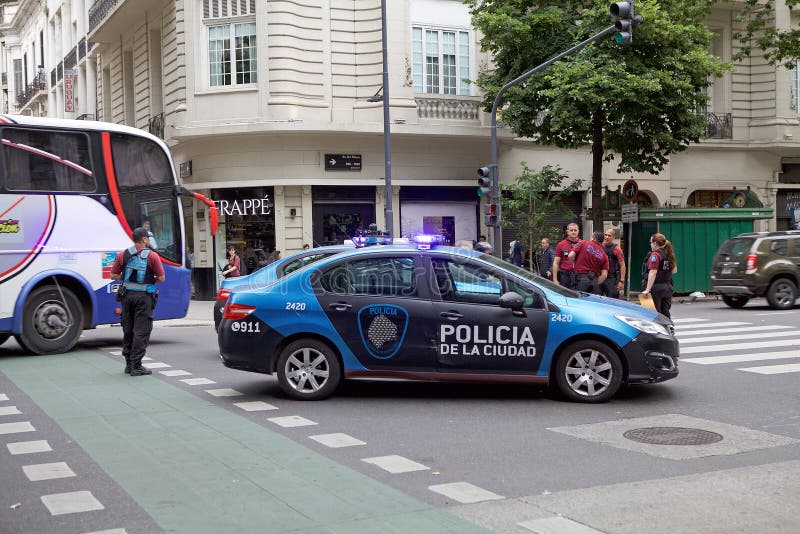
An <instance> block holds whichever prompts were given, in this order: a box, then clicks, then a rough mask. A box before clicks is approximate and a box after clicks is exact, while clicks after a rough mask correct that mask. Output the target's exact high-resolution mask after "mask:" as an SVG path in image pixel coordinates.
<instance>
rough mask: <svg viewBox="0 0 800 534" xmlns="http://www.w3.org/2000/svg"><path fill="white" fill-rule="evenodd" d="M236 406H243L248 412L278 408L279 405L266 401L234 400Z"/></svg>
mask: <svg viewBox="0 0 800 534" xmlns="http://www.w3.org/2000/svg"><path fill="white" fill-rule="evenodd" d="M233 405H234V406H236V407H238V408H241V409H242V410H244V411H246V412H263V411H266V410H277V409H278V407H277V406H273V405H272V404H267V403H266V402H264V401H253V402H234V403H233Z"/></svg>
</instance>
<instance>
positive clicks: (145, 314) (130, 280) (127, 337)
mask: <svg viewBox="0 0 800 534" xmlns="http://www.w3.org/2000/svg"><path fill="white" fill-rule="evenodd" d="M149 241H150V237H149V236H148V231H147V230H146V229H144V228H141V227H140V228H137V229H136V230H134V231H133V244H134V246H132V247H130V248H127V249H125V250H123V251H121V252H120V253H119V254H117V257H116V259H115V260H114V265H113V266H112V267H111V279H112V280H122V287H121V288H119V291H120V293H119V296H120V303H121V305H122V306H121V308H122V312H121V314H120V322H121V323H122V355H123V356H124V357H125V373H127V374H130V375H131V376H143V375H150V374H153V371H151V370H150V369H147V368H146V367H142V359H143V358H144V355H145V352H147V345H148V343H149V342H150V332H151V331H152V330H153V308H155V305H156V299H157V298H158V292H157V290H156V283H159V282H163V281H164V280H165V279H166V275H165V274H164V266H163V265H162V264H161V258H160V257H159V256H158V253H157V252H155V251H154V250H151V249H150V248H149Z"/></svg>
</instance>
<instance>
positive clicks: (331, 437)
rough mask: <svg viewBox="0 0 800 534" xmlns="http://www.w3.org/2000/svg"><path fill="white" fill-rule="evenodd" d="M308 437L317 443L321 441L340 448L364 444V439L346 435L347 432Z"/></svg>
mask: <svg viewBox="0 0 800 534" xmlns="http://www.w3.org/2000/svg"><path fill="white" fill-rule="evenodd" d="M308 437H309V439H313V440H314V441H316V442H317V443H322V444H323V445H325V446H326V447H330V448H332V449H340V448H342V447H354V446H356V445H366V444H367V442H366V441H361V440H360V439H356V438H354V437H353V436H348V435H347V434H342V433H336V434H318V435H316V436H308Z"/></svg>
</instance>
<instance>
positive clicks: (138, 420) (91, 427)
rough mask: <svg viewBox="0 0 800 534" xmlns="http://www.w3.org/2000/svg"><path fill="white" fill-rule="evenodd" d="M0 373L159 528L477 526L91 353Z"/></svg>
mask: <svg viewBox="0 0 800 534" xmlns="http://www.w3.org/2000/svg"><path fill="white" fill-rule="evenodd" d="M0 372H2V373H3V374H5V375H6V376H7V377H8V378H9V379H10V380H11V381H12V382H14V384H16V385H17V387H19V388H20V389H21V390H23V391H24V392H25V393H26V394H27V395H28V396H30V397H31V399H32V400H33V401H34V402H35V403H36V404H37V405H38V406H39V407H40V408H41V409H42V410H43V411H44V412H45V413H47V415H48V416H49V417H51V418H52V419H53V420H54V421H55V422H56V423H57V424H58V425H59V426H61V428H62V429H63V430H64V431H65V432H66V433H67V434H69V435H70V436H71V437H72V439H73V440H74V441H75V442H76V443H78V444H79V445H80V446H81V447H82V448H83V449H84V450H85V451H86V453H87V454H89V456H91V457H92V459H93V460H94V461H95V462H96V463H97V464H98V465H99V466H100V467H101V468H102V469H103V470H104V471H105V472H106V473H107V474H108V475H109V476H110V477H111V478H112V479H114V481H115V482H116V483H118V484H119V485H120V486H121V487H122V488H123V489H124V490H125V491H127V493H128V494H129V495H130V496H131V497H132V498H133V499H134V500H135V501H136V502H137V503H138V504H139V505H140V506H141V507H142V508H143V509H144V510H145V511H146V512H147V513H148V514H149V515H150V516H151V517H152V518H153V519H154V520H155V521H156V522H157V523H158V524H159V526H161V528H163V529H164V530H165V531H168V532H193V533H204V532H209V533H212V532H213V533H218V532H246V531H250V532H309V533H310V532H314V533H318V532H331V533H339V532H342V533H344V532H359V533H360V532H365V533H370V532H375V533H381V534H383V533H392V532H398V533H401V532H402V533H405V532H415V533H440V532H441V533H444V532H458V533H470V532H485V531H484V530H482V529H480V528H479V527H478V526H476V525H475V524H473V523H470V522H468V521H466V520H463V519H461V518H458V517H456V516H454V515H452V514H449V513H447V512H446V511H443V510H440V509H437V508H435V507H433V506H431V505H429V504H426V503H424V502H421V501H419V500H417V499H414V498H411V497H409V496H408V495H406V494H404V493H402V492H400V491H398V490H395V489H393V488H391V487H389V486H386V485H384V484H381V483H380V482H377V481H376V480H373V479H371V478H369V477H368V476H365V475H363V474H361V473H358V472H357V471H354V470H352V469H349V468H347V467H345V466H342V465H340V464H338V463H336V462H334V461H332V460H330V459H328V458H325V457H324V456H322V455H320V454H318V453H316V452H314V451H312V450H310V449H307V448H306V447H303V446H302V445H299V444H297V443H295V442H293V441H291V440H290V439H288V438H286V437H284V436H282V435H280V434H277V433H275V432H272V431H270V430H268V429H266V428H264V427H262V426H260V425H258V424H256V423H254V422H252V421H249V420H247V419H246V418H244V417H241V416H239V415H236V414H234V413H231V412H229V411H227V410H225V409H223V408H220V407H218V406H215V405H214V404H212V403H210V402H208V401H205V400H203V399H200V398H198V397H196V396H194V395H192V394H191V393H188V392H186V391H184V390H182V389H180V388H178V387H176V386H173V385H171V384H169V383H167V382H165V381H163V380H161V379H158V378H155V377H141V378H131V377H128V376H127V375H124V374H123V373H122V369H121V365H120V364H119V363H118V362H114V361H112V360H110V359H109V358H108V357H106V356H103V355H101V354H98V353H96V352H94V351H87V350H77V351H73V352H71V353H69V354H65V355H58V356H36V357H5V358H1V359H0Z"/></svg>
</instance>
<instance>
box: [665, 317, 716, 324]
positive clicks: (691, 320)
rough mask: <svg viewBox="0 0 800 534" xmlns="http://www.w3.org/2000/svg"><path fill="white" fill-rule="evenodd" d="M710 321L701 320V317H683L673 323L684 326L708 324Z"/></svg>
mask: <svg viewBox="0 0 800 534" xmlns="http://www.w3.org/2000/svg"><path fill="white" fill-rule="evenodd" d="M707 321H709V319H701V318H699V317H682V318H680V319H673V320H672V322H673V323H675V324H679V323H680V324H683V323H700V322H707Z"/></svg>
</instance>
